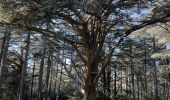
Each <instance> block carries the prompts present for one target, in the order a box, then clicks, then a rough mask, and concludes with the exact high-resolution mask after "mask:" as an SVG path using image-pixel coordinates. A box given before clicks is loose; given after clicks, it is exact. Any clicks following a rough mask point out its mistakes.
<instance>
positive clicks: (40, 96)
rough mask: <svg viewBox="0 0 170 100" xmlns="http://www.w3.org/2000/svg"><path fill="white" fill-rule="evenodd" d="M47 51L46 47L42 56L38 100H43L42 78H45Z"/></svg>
mask: <svg viewBox="0 0 170 100" xmlns="http://www.w3.org/2000/svg"><path fill="white" fill-rule="evenodd" d="M45 51H46V47H44V48H43V52H42V54H41V63H40V71H39V81H38V100H42V78H43V70H44V59H45Z"/></svg>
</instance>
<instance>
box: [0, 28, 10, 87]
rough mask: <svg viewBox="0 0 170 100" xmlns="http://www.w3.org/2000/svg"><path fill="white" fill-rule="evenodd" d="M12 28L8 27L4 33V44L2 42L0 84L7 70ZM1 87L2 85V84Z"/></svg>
mask: <svg viewBox="0 0 170 100" xmlns="http://www.w3.org/2000/svg"><path fill="white" fill-rule="evenodd" d="M10 35H11V32H10V29H9V28H6V32H5V35H4V40H3V44H2V49H1V55H0V57H1V58H0V61H1V62H0V84H1V83H2V82H3V80H4V72H5V63H6V60H7V53H8V47H9V41H10ZM0 87H1V85H0Z"/></svg>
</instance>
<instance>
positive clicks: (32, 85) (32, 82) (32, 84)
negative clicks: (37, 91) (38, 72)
mask: <svg viewBox="0 0 170 100" xmlns="http://www.w3.org/2000/svg"><path fill="white" fill-rule="evenodd" d="M32 71H33V72H32V80H31V93H30V94H31V95H30V100H32V95H33V87H34V74H35V58H34V65H33V69H32Z"/></svg>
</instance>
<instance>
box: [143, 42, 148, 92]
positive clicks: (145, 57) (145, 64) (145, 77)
mask: <svg viewBox="0 0 170 100" xmlns="http://www.w3.org/2000/svg"><path fill="white" fill-rule="evenodd" d="M144 45H145V51H144V72H145V73H144V82H145V86H144V91H145V93H146V94H147V88H148V86H147V76H146V73H147V49H146V43H145V41H144Z"/></svg>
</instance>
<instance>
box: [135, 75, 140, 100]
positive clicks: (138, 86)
mask: <svg viewBox="0 0 170 100" xmlns="http://www.w3.org/2000/svg"><path fill="white" fill-rule="evenodd" d="M136 81H137V98H138V99H137V100H139V98H140V97H139V96H140V94H139V93H140V92H139V91H140V85H139V75H137V80H136Z"/></svg>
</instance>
